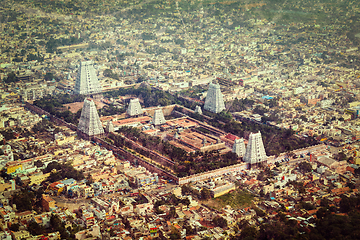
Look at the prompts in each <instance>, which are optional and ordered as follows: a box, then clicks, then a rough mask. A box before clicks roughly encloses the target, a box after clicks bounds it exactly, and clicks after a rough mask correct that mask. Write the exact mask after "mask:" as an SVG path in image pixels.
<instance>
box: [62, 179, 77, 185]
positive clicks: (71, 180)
mask: <svg viewBox="0 0 360 240" xmlns="http://www.w3.org/2000/svg"><path fill="white" fill-rule="evenodd" d="M60 182H61V183H63V184H64V185H70V184H73V183H75V182H76V180H75V179H73V178H69V179H66V180H62V181H60Z"/></svg>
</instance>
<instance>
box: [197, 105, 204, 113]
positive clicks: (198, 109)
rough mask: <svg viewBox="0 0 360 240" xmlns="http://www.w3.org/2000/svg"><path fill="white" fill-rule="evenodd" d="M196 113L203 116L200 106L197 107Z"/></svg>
mask: <svg viewBox="0 0 360 240" xmlns="http://www.w3.org/2000/svg"><path fill="white" fill-rule="evenodd" d="M195 113H198V114H200V115H202V114H203V113H202V110H201V107H200V106H199V105H196V107H195Z"/></svg>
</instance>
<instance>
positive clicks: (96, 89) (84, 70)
mask: <svg viewBox="0 0 360 240" xmlns="http://www.w3.org/2000/svg"><path fill="white" fill-rule="evenodd" d="M101 91H102V88H101V85H100V83H99V80H98V78H97V76H96V72H95V68H94V66H93V62H92V61H85V62H81V63H80V68H79V72H78V75H77V77H76V81H75V88H74V92H75V94H82V95H93V94H94V95H96V94H99V93H101Z"/></svg>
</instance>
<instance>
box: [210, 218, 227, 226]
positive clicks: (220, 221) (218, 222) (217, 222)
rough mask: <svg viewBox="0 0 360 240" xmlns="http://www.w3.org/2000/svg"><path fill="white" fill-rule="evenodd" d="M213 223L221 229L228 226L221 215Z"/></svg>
mask: <svg viewBox="0 0 360 240" xmlns="http://www.w3.org/2000/svg"><path fill="white" fill-rule="evenodd" d="M212 223H213V224H214V226H218V227H221V228H225V227H227V224H228V223H227V221H226V219H225V218H223V217H221V216H219V215H218V216H216V217H214V218H213V220H212Z"/></svg>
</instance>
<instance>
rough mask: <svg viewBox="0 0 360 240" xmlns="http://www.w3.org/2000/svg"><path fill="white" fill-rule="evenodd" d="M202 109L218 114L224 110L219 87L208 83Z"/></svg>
mask: <svg viewBox="0 0 360 240" xmlns="http://www.w3.org/2000/svg"><path fill="white" fill-rule="evenodd" d="M204 109H205V110H208V111H210V112H213V113H219V112H221V111H222V110H224V109H225V104H224V100H223V95H222V93H221V91H220V85H219V84H218V83H217V84H214V83H210V85H209V90H208V92H207V95H206V99H205V105H204Z"/></svg>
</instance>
